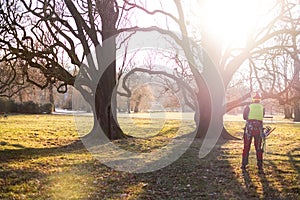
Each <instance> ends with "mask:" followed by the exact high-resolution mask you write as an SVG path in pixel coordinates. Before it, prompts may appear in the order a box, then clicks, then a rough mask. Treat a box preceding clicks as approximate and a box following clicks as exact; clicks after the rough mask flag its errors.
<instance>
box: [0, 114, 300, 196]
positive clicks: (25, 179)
mask: <svg viewBox="0 0 300 200" xmlns="http://www.w3.org/2000/svg"><path fill="white" fill-rule="evenodd" d="M120 124H121V125H122V128H123V129H124V130H126V132H127V133H128V134H131V135H133V136H138V138H135V139H133V138H129V139H127V140H123V141H116V144H118V145H120V146H121V147H122V148H125V149H129V150H131V151H137V152H148V151H152V150H155V149H158V148H161V147H162V146H165V145H166V144H168V142H169V141H170V139H171V138H173V137H174V136H176V135H177V134H178V127H179V125H182V127H183V128H182V129H181V130H180V131H183V132H186V133H188V132H189V131H191V130H193V127H194V125H193V123H192V122H184V124H180V122H179V121H176V120H167V121H165V122H156V121H151V120H149V119H144V120H142V119H135V120H134V121H133V122H132V121H128V120H126V119H125V120H124V119H123V121H122V120H121V121H120ZM132 124H135V128H133V127H132V126H133V125H132ZM149 124H150V125H149ZM225 125H226V127H227V128H228V130H230V132H232V133H233V134H234V135H235V136H237V137H240V132H241V131H242V130H241V129H242V127H243V125H244V124H243V122H226V124H225ZM271 125H272V126H273V127H276V130H275V131H274V132H273V133H272V134H271V135H270V136H269V138H268V139H267V148H266V153H265V154H264V157H265V160H264V173H263V174H260V173H258V171H257V169H256V163H255V152H254V148H253V146H252V147H251V152H250V158H249V169H248V170H247V173H242V171H241V170H240V168H239V167H240V164H241V151H242V146H243V144H242V141H238V140H237V141H223V142H221V141H220V143H218V144H217V145H216V146H215V148H214V149H213V151H212V152H211V153H210V154H209V155H208V156H207V157H206V158H204V159H199V158H198V151H199V148H200V146H201V141H200V140H195V142H194V143H193V144H192V145H191V148H190V149H189V150H188V151H187V152H186V153H185V154H184V155H183V156H182V157H181V158H180V159H178V160H177V161H176V162H174V163H173V164H171V165H169V166H167V167H165V168H163V169H161V170H158V171H155V172H151V173H144V174H131V173H126V172H119V171H115V170H112V169H110V168H108V167H106V166H105V165H103V164H101V163H100V162H99V161H97V160H96V159H94V158H93V157H92V155H91V154H90V153H89V152H88V151H87V150H86V149H85V148H84V146H83V145H82V144H81V142H80V141H79V140H78V134H77V132H76V126H75V120H74V118H73V117H72V116H56V115H40V116H38V117H36V116H35V115H17V116H9V118H8V119H7V120H6V119H0V199H43V200H44V199H299V193H300V188H299V185H300V181H299V180H300V176H299V173H300V131H299V130H300V129H299V128H300V124H289V123H280V124H271ZM151 128H152V129H151ZM145 129H146V130H145ZM154 130H155V131H154ZM154 132H155V133H154Z"/></svg>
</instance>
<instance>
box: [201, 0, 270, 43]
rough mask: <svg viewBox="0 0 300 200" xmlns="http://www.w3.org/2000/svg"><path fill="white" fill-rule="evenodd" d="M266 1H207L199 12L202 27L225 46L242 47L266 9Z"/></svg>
mask: <svg viewBox="0 0 300 200" xmlns="http://www.w3.org/2000/svg"><path fill="white" fill-rule="evenodd" d="M267 1H268V2H270V0H267ZM267 1H261V0H207V1H205V3H204V5H203V7H202V10H201V12H202V13H201V15H202V18H203V19H204V27H205V29H206V31H207V32H208V33H210V34H212V35H214V36H215V37H217V38H218V40H220V41H222V42H224V43H225V44H227V45H229V44H231V45H235V46H243V45H244V44H245V42H246V41H247V38H248V36H249V34H250V33H251V31H252V30H253V28H254V27H255V26H256V24H257V23H258V22H259V20H260V19H261V16H262V13H263V12H264V11H266V9H268V4H267V3H266V2H267Z"/></svg>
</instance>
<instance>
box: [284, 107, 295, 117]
mask: <svg viewBox="0 0 300 200" xmlns="http://www.w3.org/2000/svg"><path fill="white" fill-rule="evenodd" d="M292 118H293V109H292V107H291V106H290V105H284V119H292Z"/></svg>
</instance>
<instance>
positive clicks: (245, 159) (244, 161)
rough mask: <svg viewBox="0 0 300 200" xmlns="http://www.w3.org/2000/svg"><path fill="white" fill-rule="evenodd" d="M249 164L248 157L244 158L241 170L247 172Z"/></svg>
mask: <svg viewBox="0 0 300 200" xmlns="http://www.w3.org/2000/svg"><path fill="white" fill-rule="evenodd" d="M247 164H248V156H246V157H244V158H243V159H242V166H241V169H242V170H245V169H246V166H247Z"/></svg>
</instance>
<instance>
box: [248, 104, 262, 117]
mask: <svg viewBox="0 0 300 200" xmlns="http://www.w3.org/2000/svg"><path fill="white" fill-rule="evenodd" d="M263 119H264V107H263V105H261V104H259V103H252V104H250V105H249V114H248V120H260V121H263Z"/></svg>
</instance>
